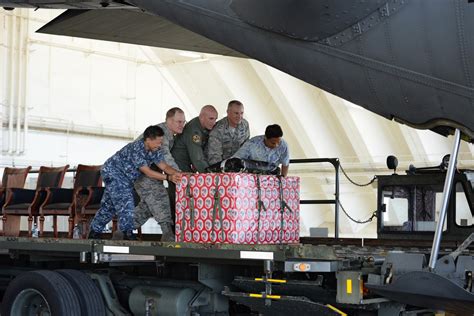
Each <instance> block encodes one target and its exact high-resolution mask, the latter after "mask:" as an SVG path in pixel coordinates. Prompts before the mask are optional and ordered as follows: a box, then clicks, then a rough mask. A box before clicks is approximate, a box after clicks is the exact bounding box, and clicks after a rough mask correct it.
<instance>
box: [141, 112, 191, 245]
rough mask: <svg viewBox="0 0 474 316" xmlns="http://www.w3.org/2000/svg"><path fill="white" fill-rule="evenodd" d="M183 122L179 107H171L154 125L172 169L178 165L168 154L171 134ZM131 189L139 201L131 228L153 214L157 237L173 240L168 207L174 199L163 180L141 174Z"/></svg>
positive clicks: (172, 218)
mask: <svg viewBox="0 0 474 316" xmlns="http://www.w3.org/2000/svg"><path fill="white" fill-rule="evenodd" d="M184 124H185V116H184V112H183V110H181V109H180V108H177V107H175V108H171V109H170V110H168V112H167V113H166V120H165V122H163V123H160V124H158V125H157V126H159V127H161V129H162V130H163V131H164V137H163V142H162V144H161V151H162V153H163V156H164V161H165V162H166V163H167V164H168V165H169V166H171V167H173V168H174V169H176V170H179V167H178V165H177V164H176V162H175V161H174V158H173V156H172V155H171V148H173V145H174V140H175V135H177V134H181V133H182V132H183V128H184ZM140 137H141V138H143V135H141V136H140ZM140 137H139V138H140ZM135 190H136V191H137V193H138V195H139V196H140V203H139V204H138V205H137V206H136V207H135V212H134V226H135V228H139V227H141V226H142V225H143V224H145V223H146V221H147V220H148V219H150V218H152V217H153V218H155V220H156V221H157V222H158V224H160V227H161V230H162V236H161V241H174V233H173V228H172V226H173V225H174V216H173V215H174V214H173V213H171V207H170V203H173V204H174V201H172V202H171V201H170V198H169V195H168V191H167V190H166V188H165V186H164V185H163V181H161V180H155V179H152V178H149V177H147V176H145V175H141V176H140V177H139V178H138V180H137V181H136V182H135Z"/></svg>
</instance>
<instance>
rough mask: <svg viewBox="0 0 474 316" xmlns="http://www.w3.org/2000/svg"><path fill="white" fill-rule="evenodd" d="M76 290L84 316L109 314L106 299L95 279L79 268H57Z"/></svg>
mask: <svg viewBox="0 0 474 316" xmlns="http://www.w3.org/2000/svg"><path fill="white" fill-rule="evenodd" d="M56 272H58V273H59V274H61V275H62V276H63V277H64V278H65V279H66V280H67V281H68V282H69V284H71V285H72V288H73V289H74V290H75V291H76V295H77V298H78V299H79V303H80V304H81V307H82V314H81V315H82V316H102V315H104V316H105V315H107V311H106V308H105V303H104V299H103V298H102V294H101V293H100V290H99V288H98V287H97V286H96V285H95V283H94V281H92V279H91V278H90V277H89V276H88V275H87V274H86V273H84V272H82V271H79V270H72V269H64V270H57V271H56Z"/></svg>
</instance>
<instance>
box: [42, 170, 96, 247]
mask: <svg viewBox="0 0 474 316" xmlns="http://www.w3.org/2000/svg"><path fill="white" fill-rule="evenodd" d="M101 167H102V166H87V165H78V166H77V171H76V175H75V177H74V185H73V188H72V189H63V188H51V187H50V188H46V198H45V200H44V202H43V203H42V204H41V206H40V208H39V215H40V230H39V231H40V236H42V235H43V230H44V220H45V216H53V232H54V237H56V238H57V237H58V216H68V217H69V218H68V224H69V225H68V238H71V237H72V231H73V228H74V218H75V216H76V207H77V205H78V204H79V205H80V204H81V202H83V201H84V198H85V197H87V196H88V195H89V190H93V188H96V187H101V186H102V179H101V177H100V168H101Z"/></svg>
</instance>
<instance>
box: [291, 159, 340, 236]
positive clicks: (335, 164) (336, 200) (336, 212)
mask: <svg viewBox="0 0 474 316" xmlns="http://www.w3.org/2000/svg"><path fill="white" fill-rule="evenodd" d="M324 162H328V163H330V164H331V165H333V167H334V170H335V172H336V178H335V183H334V186H335V188H334V191H335V192H334V199H333V200H331V199H329V200H300V204H334V238H339V167H340V162H339V158H308V159H291V160H290V164H303V163H324Z"/></svg>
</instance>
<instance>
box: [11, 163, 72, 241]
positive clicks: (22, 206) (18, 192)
mask: <svg viewBox="0 0 474 316" xmlns="http://www.w3.org/2000/svg"><path fill="white" fill-rule="evenodd" d="M68 168H69V165H66V166H63V167H57V168H53V167H44V166H42V167H40V169H39V174H38V181H37V183H36V190H28V189H21V188H8V189H7V196H6V201H5V204H4V205H3V207H2V214H3V218H2V220H3V230H4V234H5V236H19V235H20V219H21V217H22V216H28V236H29V237H31V230H32V228H33V220H34V221H35V223H36V219H37V216H38V215H39V207H40V206H41V204H42V203H43V202H44V200H45V198H46V188H59V187H61V185H62V183H63V180H64V174H65V173H66V170H67V169H68Z"/></svg>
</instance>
